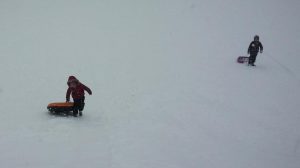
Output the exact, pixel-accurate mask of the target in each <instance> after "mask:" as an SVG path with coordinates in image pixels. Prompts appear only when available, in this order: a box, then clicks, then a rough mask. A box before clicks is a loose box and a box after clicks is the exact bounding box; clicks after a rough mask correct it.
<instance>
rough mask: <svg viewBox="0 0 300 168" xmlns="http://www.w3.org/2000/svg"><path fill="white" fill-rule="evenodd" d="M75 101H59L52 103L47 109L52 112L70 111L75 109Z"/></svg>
mask: <svg viewBox="0 0 300 168" xmlns="http://www.w3.org/2000/svg"><path fill="white" fill-rule="evenodd" d="M73 106H74V103H72V102H58V103H50V104H49V105H48V106H47V109H48V110H49V111H50V112H51V113H68V112H71V111H73Z"/></svg>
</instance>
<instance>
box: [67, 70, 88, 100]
mask: <svg viewBox="0 0 300 168" xmlns="http://www.w3.org/2000/svg"><path fill="white" fill-rule="evenodd" d="M72 82H75V83H76V87H70V84H71V83H72ZM68 85H69V88H68V90H67V93H66V100H67V101H70V95H71V94H72V97H73V99H80V98H82V97H83V96H84V91H87V92H88V93H89V94H90V95H91V94H92V91H91V89H90V88H88V87H87V86H85V85H84V84H82V83H80V82H79V81H78V80H77V79H76V78H75V77H74V76H70V77H69V80H68Z"/></svg>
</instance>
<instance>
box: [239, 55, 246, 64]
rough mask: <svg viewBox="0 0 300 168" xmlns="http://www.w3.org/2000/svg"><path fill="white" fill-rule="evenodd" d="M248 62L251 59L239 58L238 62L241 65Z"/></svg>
mask: <svg viewBox="0 0 300 168" xmlns="http://www.w3.org/2000/svg"><path fill="white" fill-rule="evenodd" d="M248 61H249V57H247V56H239V57H238V58H237V62H238V63H240V64H243V63H248Z"/></svg>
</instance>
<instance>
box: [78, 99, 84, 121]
mask: <svg viewBox="0 0 300 168" xmlns="http://www.w3.org/2000/svg"><path fill="white" fill-rule="evenodd" d="M84 99H85V97H83V98H82V99H80V107H79V115H80V116H82V111H83V109H84V105H85V103H84Z"/></svg>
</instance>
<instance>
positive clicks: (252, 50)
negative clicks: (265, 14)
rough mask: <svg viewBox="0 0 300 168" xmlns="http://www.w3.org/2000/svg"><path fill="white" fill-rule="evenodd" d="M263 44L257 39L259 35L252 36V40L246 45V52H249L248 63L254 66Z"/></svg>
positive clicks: (261, 51)
mask: <svg viewBox="0 0 300 168" xmlns="http://www.w3.org/2000/svg"><path fill="white" fill-rule="evenodd" d="M263 49H264V48H263V45H262V44H261V42H260V41H259V36H258V35H255V36H254V41H252V42H251V43H250V45H249V47H248V54H250V57H249V62H248V65H251V66H255V64H254V63H255V61H256V57H257V54H258V52H259V51H260V53H263Z"/></svg>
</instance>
